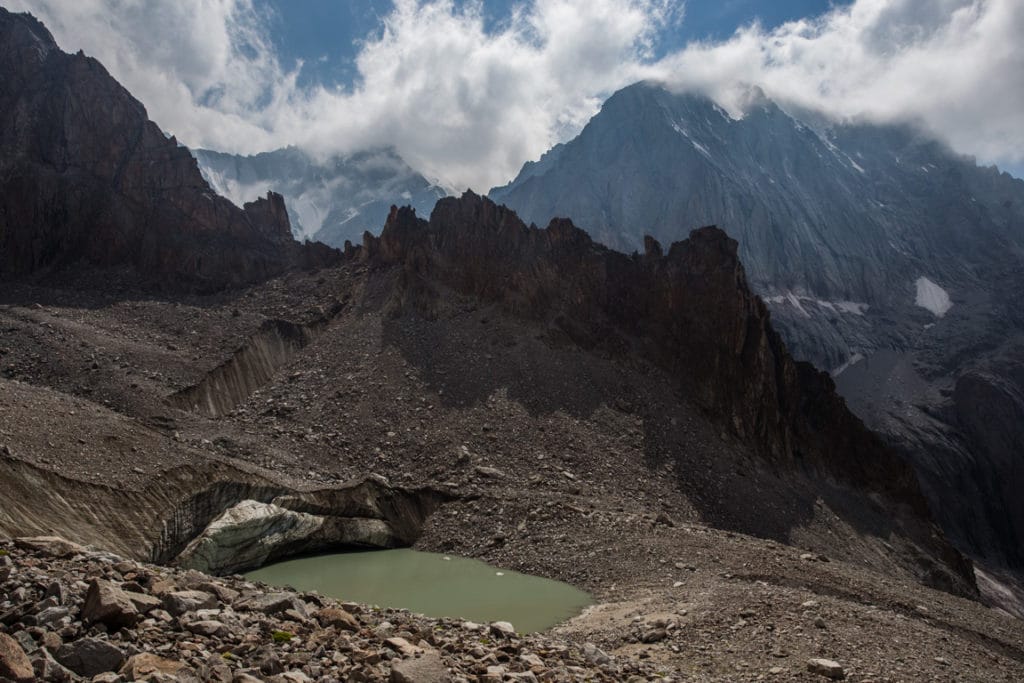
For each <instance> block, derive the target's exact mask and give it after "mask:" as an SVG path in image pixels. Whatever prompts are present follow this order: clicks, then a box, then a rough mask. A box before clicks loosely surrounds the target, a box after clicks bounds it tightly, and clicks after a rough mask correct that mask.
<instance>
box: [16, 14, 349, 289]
mask: <svg viewBox="0 0 1024 683" xmlns="http://www.w3.org/2000/svg"><path fill="white" fill-rule="evenodd" d="M0 36H2V38H3V39H2V41H0V42H2V45H3V47H2V48H0V50H2V52H0V66H2V68H0V277H2V278H8V279H9V278H17V277H26V276H37V275H47V274H53V273H59V272H61V271H65V270H66V269H68V268H69V267H70V266H72V265H85V266H88V267H90V268H98V269H116V270H121V271H125V272H130V273H131V277H133V278H135V279H138V280H141V281H145V282H147V283H148V285H151V286H159V287H161V288H169V289H202V290H211V289H219V288H223V287H225V286H234V285H239V284H244V283H250V282H254V281H257V280H261V279H265V278H267V277H270V276H273V275H275V274H278V273H280V272H282V271H284V270H286V269H288V268H290V267H293V266H299V265H309V266H315V265H322V264H326V263H330V262H332V261H333V260H334V259H336V258H337V257H338V255H337V254H336V253H335V252H333V250H330V249H327V248H325V247H324V246H323V245H299V244H298V243H296V242H294V241H293V240H292V239H291V236H290V228H289V220H288V216H287V212H286V209H285V206H284V202H283V199H282V197H281V196H280V195H277V194H269V195H267V197H266V198H264V199H260V200H258V201H256V202H253V203H251V204H249V205H247V206H246V207H245V208H244V209H239V208H237V207H235V206H234V205H232V204H231V203H230V202H229V201H228V200H226V199H224V198H222V197H220V196H218V195H216V194H215V193H214V192H213V191H212V190H211V189H210V187H209V186H208V185H207V183H206V181H205V180H203V178H202V176H201V174H200V173H199V168H198V166H197V165H196V161H195V160H194V159H193V158H192V156H191V155H190V154H189V151H188V150H187V149H186V148H184V147H181V146H179V145H178V143H177V141H176V140H174V138H168V137H167V136H166V135H165V134H164V133H163V132H162V131H161V130H160V128H159V127H158V126H157V125H156V124H155V123H153V122H152V121H150V120H149V119H148V117H147V115H146V110H145V108H144V107H143V106H142V104H141V103H140V102H139V101H138V100H136V99H135V98H133V97H132V96H131V94H129V93H128V91H126V90H125V89H124V88H122V87H121V86H120V85H119V84H118V83H117V81H115V80H114V79H113V78H112V77H111V76H110V74H109V73H107V71H106V69H104V68H103V66H102V65H101V64H100V63H99V62H97V61H96V60H94V59H91V58H88V57H86V56H84V55H82V54H78V55H70V54H66V53H64V52H62V51H61V50H60V49H58V48H57V46H56V44H55V43H54V42H53V38H52V36H51V35H50V34H49V32H48V31H46V29H45V28H43V27H42V25H41V24H40V23H39V22H38V21H36V20H35V19H33V18H32V17H30V16H28V15H20V14H11V13H9V12H6V11H2V13H0Z"/></svg>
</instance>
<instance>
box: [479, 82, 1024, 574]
mask: <svg viewBox="0 0 1024 683" xmlns="http://www.w3.org/2000/svg"><path fill="white" fill-rule="evenodd" d="M490 196H491V197H492V198H493V199H495V200H496V201H498V202H501V203H505V204H507V205H508V206H510V207H511V208H513V209H515V210H516V211H517V212H519V214H520V215H521V216H523V218H524V219H525V220H526V221H528V222H529V221H533V222H536V223H538V224H540V225H543V224H546V222H547V221H548V220H550V219H551V217H553V216H570V217H572V219H573V220H574V221H575V222H576V223H577V224H578V225H580V226H581V227H583V228H585V229H587V230H588V231H590V233H591V234H592V235H593V236H594V237H595V238H596V239H598V240H599V241H602V242H604V243H605V244H608V245H610V246H613V247H616V248H622V249H624V250H627V251H630V250H634V249H637V248H639V247H641V244H642V238H643V235H644V234H645V233H650V234H652V235H653V236H655V237H656V238H658V239H660V240H663V241H673V240H676V239H681V238H682V237H684V236H685V233H686V230H688V229H689V228H690V227H693V226H697V225H702V224H706V223H715V224H717V225H719V226H721V227H722V229H724V230H725V231H726V232H727V233H728V234H729V235H731V236H732V237H735V238H736V239H738V241H739V249H740V256H741V258H742V260H743V263H744V265H745V267H746V269H747V273H748V275H749V277H750V281H751V286H752V287H753V289H754V291H755V292H757V293H758V294H760V295H761V296H762V297H764V299H765V301H766V303H767V304H768V307H769V310H770V311H771V313H772V319H773V322H774V324H775V326H776V329H778V330H779V332H780V334H781V335H782V337H783V339H784V340H785V341H786V345H787V347H788V348H789V349H790V351H791V352H792V353H793V354H794V356H795V357H797V358H800V359H802V360H809V361H812V362H813V363H815V365H817V366H818V367H820V368H823V369H826V370H830V371H832V372H833V374H834V375H835V377H836V382H837V385H838V387H839V390H840V392H841V393H842V394H843V396H844V397H845V398H846V399H847V401H848V402H849V404H850V406H851V408H852V409H853V410H854V412H856V413H857V415H858V416H860V417H861V418H863V419H864V420H865V421H866V422H867V423H868V425H869V426H870V427H871V428H872V429H875V430H877V431H879V432H881V433H882V434H883V435H884V436H885V438H886V439H887V440H888V441H889V442H890V443H891V444H892V445H894V446H895V447H897V448H899V449H900V450H901V451H903V452H904V453H906V454H907V457H908V458H910V459H911V460H912V461H913V462H914V464H915V467H916V469H917V471H918V473H919V476H920V477H921V479H922V482H923V486H924V489H925V491H926V493H927V495H928V497H929V500H930V501H931V504H932V509H933V510H934V512H935V514H936V515H937V516H938V517H939V518H940V520H941V521H942V524H943V527H944V528H945V530H946V532H947V533H948V534H950V536H951V537H952V538H953V539H954V540H955V541H956V543H957V544H958V545H959V547H961V548H963V549H965V550H967V551H969V552H970V553H971V554H972V555H973V556H974V557H976V558H979V559H981V560H984V561H985V562H986V563H989V564H992V565H994V566H1000V565H1001V566H1003V567H1008V568H1010V569H1011V570H1017V571H1020V570H1021V569H1022V568H1024V555H1022V553H1021V548H1024V543H1022V540H1024V504H1022V501H1021V498H1020V496H1018V495H1017V494H1016V491H1017V490H1018V489H1019V488H1020V487H1021V485H1022V482H1024V475H1022V472H1021V467H1020V464H1019V456H1020V453H1021V452H1024V428H1022V425H1024V422H1022V421H1021V419H1020V416H1022V415H1024V398H1022V397H1024V379H1022V375H1021V372H1020V367H1021V363H1022V359H1024V304H1022V301H1021V298H1020V297H1019V296H1018V295H1017V292H1019V291H1020V289H1021V288H1022V287H1024V181H1021V180H1019V179H1015V178H1013V177H1011V176H1010V175H1008V174H1006V173H1001V172H999V171H998V169H995V168H985V167H980V166H978V165H977V164H976V163H975V161H974V160H973V159H971V158H966V157H962V156H959V155H956V154H954V153H952V152H951V151H950V150H949V149H947V148H946V147H945V146H944V145H942V144H940V143H939V142H937V141H936V140H935V139H933V138H931V137H929V136H928V135H926V134H924V133H922V132H920V131H918V130H916V129H914V128H913V127H910V126H904V125H873V124H870V123H847V124H838V123H835V122H830V121H825V120H822V119H821V118H820V117H818V116H816V115H811V114H808V113H806V112H803V113H796V114H793V113H790V112H787V111H784V110H783V109H782V108H780V107H779V106H778V105H776V104H775V103H773V102H771V101H770V100H768V99H767V98H765V97H764V96H763V94H762V95H759V96H756V97H754V99H752V101H751V102H750V105H749V107H748V108H747V110H746V111H745V112H744V115H743V116H742V118H738V119H737V118H733V117H732V116H730V115H729V114H728V113H726V112H725V111H724V110H722V109H721V108H720V107H718V106H716V105H715V103H714V102H712V101H711V100H710V99H708V98H706V97H702V96H698V95H694V94H685V93H684V94H680V93H674V92H670V91H669V90H667V89H665V88H663V87H661V86H660V85H659V84H656V83H639V84H636V85H633V86H630V87H628V88H625V89H623V90H622V91H620V92H618V93H616V94H615V95H613V96H612V97H611V98H609V100H608V101H607V102H606V103H605V104H604V106H603V108H602V110H601V112H600V113H599V114H598V115H597V116H595V117H594V118H593V119H592V120H591V121H590V123H589V124H588V125H587V126H586V128H585V129H584V130H583V131H582V133H581V134H580V135H579V136H578V137H577V138H575V139H574V140H572V141H570V142H568V143H566V144H564V145H560V146H558V147H556V148H554V149H552V150H551V151H550V152H548V153H547V154H546V155H545V156H544V157H542V159H541V160H540V161H538V162H537V163H533V164H527V165H526V166H524V168H523V170H522V172H521V173H520V175H519V177H518V178H516V179H515V180H514V181H513V182H512V183H511V184H509V185H508V186H506V187H502V188H495V189H494V190H492V191H491V193H490Z"/></svg>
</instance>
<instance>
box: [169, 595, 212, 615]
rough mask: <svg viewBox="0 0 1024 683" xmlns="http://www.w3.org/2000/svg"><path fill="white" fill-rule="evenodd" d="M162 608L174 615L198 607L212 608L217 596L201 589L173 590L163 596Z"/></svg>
mask: <svg viewBox="0 0 1024 683" xmlns="http://www.w3.org/2000/svg"><path fill="white" fill-rule="evenodd" d="M163 606H164V609H165V610H167V611H168V612H170V613H171V614H173V615H174V616H176V617H179V616H181V615H182V614H185V613H186V612H195V611H196V610H200V609H214V608H215V607H217V598H216V597H215V596H213V595H211V594H210V593H204V592H203V591H174V592H172V593H167V594H166V595H164V598H163Z"/></svg>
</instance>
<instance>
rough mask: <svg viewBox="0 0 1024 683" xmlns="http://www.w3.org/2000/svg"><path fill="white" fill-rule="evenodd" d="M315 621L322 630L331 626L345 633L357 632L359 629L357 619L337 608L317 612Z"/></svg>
mask: <svg viewBox="0 0 1024 683" xmlns="http://www.w3.org/2000/svg"><path fill="white" fill-rule="evenodd" d="M316 620H317V622H319V624H320V625H321V626H323V627H324V628H328V627H330V626H333V627H334V628H340V629H343V630H345V631H358V630H359V629H360V628H361V626H360V624H359V620H358V619H356V618H355V617H354V616H352V615H351V614H349V613H348V612H346V611H345V610H343V609H339V608H337V607H325V608H323V609H322V610H319V611H318V612H317V613H316Z"/></svg>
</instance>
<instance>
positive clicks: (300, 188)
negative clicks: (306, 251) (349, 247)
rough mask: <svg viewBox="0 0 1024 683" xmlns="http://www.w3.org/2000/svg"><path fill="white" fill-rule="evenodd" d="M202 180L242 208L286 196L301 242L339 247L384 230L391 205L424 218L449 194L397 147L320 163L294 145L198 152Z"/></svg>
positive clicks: (293, 224) (368, 151) (340, 157)
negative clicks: (270, 196) (241, 151)
mask: <svg viewBox="0 0 1024 683" xmlns="http://www.w3.org/2000/svg"><path fill="white" fill-rule="evenodd" d="M193 154H194V155H195V157H196V160H197V161H198V162H199V168H200V169H201V170H202V173H203V177H204V178H206V179H207V180H208V181H209V183H210V185H211V186H212V187H213V188H214V189H215V190H217V192H219V193H220V194H222V195H223V196H225V197H228V198H229V199H231V200H232V201H234V202H235V203H236V204H238V205H239V206H242V205H244V203H245V202H247V201H250V200H252V198H254V197H258V196H262V195H264V194H266V193H267V192H268V191H273V192H278V193H280V194H281V195H282V196H284V199H285V203H286V205H287V207H288V217H289V218H290V220H291V226H292V232H293V233H294V234H295V237H296V238H297V239H308V240H313V241H317V242H323V243H324V244H327V245H330V246H332V247H338V248H341V247H343V246H345V242H346V241H352V242H358V241H359V239H360V238H361V237H362V234H363V233H364V232H365V231H367V230H370V231H373V232H376V231H378V230H380V226H381V225H383V223H384V219H385V218H386V217H387V215H388V208H389V207H390V206H391V205H392V204H407V205H409V206H412V207H413V208H415V209H416V210H417V211H419V212H420V213H423V214H428V213H430V210H431V209H432V208H433V207H434V203H435V202H436V201H437V200H438V199H440V198H441V197H443V196H445V194H447V193H446V192H445V191H444V190H443V189H442V188H440V187H438V186H437V185H435V184H433V183H430V182H429V181H428V180H427V179H426V178H424V177H423V176H422V175H420V174H419V173H417V172H416V171H414V170H412V169H411V168H409V166H408V165H407V164H406V163H405V162H404V161H403V160H402V159H401V157H399V156H398V154H396V153H395V151H394V150H392V149H387V148H385V149H376V150H365V151H361V152H357V153H354V154H351V155H348V156H334V157H331V158H329V159H327V160H326V161H322V162H321V161H317V160H315V159H313V158H311V157H310V156H309V155H308V154H307V153H305V152H303V151H302V150H300V149H298V148H295V147H288V148H284V149H278V150H274V151H272V152H264V153H262V154H256V155H253V156H242V155H237V154H226V153H224V152H214V151H210V150H205V149H197V150H194V151H193Z"/></svg>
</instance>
